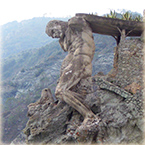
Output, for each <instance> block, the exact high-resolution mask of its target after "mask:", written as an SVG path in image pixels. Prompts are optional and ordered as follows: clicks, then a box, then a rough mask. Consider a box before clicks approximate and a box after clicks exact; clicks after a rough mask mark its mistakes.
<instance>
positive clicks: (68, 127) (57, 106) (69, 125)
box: [24, 39, 143, 143]
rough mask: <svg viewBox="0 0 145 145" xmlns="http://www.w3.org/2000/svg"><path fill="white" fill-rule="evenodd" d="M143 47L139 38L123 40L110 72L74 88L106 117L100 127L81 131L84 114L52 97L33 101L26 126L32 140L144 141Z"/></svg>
mask: <svg viewBox="0 0 145 145" xmlns="http://www.w3.org/2000/svg"><path fill="white" fill-rule="evenodd" d="M142 49H143V42H141V41H140V40H139V39H132V40H131V39H127V40H122V41H121V42H120V44H119V46H118V47H117V49H116V51H115V52H116V53H117V54H115V62H114V63H115V67H114V68H113V70H111V71H110V72H109V73H108V75H102V76H101V75H96V76H94V77H88V78H86V79H83V80H81V81H80V82H79V83H78V84H77V85H76V86H75V87H74V88H73V89H72V90H73V92H77V93H79V94H81V97H82V98H83V100H84V103H85V104H87V105H88V106H89V107H90V108H91V110H92V111H93V112H94V113H95V114H96V115H98V116H99V117H100V118H101V119H102V120H101V122H100V123H99V126H98V129H97V130H95V131H94V132H93V130H89V129H87V130H81V131H82V132H80V130H79V129H78V128H79V127H80V125H81V123H82V122H83V117H82V116H81V115H80V114H79V113H78V112H77V111H76V110H74V109H72V108H71V107H70V106H69V105H67V104H66V103H64V102H61V101H59V102H56V103H54V102H50V100H49V99H48V100H45V101H42V103H41V104H40V103H38V102H36V103H34V104H33V105H30V106H31V108H29V112H28V114H29V116H30V118H29V121H28V123H27V125H26V128H25V129H24V132H25V134H26V135H27V141H28V143H34V142H39V143H80V142H84V143H142V140H143V119H142V118H143V98H142V97H143V79H142V78H143V77H142V75H143V52H142ZM41 98H42V96H41ZM40 100H41V99H40ZM30 106H29V107H30ZM32 106H33V107H32ZM30 110H31V111H30ZM30 112H31V113H30ZM32 112H33V113H32ZM30 114H31V115H30Z"/></svg>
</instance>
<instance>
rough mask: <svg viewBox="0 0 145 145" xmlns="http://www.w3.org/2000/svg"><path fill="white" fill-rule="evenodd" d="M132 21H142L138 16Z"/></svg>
mask: <svg viewBox="0 0 145 145" xmlns="http://www.w3.org/2000/svg"><path fill="white" fill-rule="evenodd" d="M134 20H135V21H142V17H141V16H140V15H138V16H136V17H135V19H134Z"/></svg>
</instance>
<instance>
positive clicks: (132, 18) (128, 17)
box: [104, 10, 143, 21]
mask: <svg viewBox="0 0 145 145" xmlns="http://www.w3.org/2000/svg"><path fill="white" fill-rule="evenodd" d="M104 17H107V18H118V19H122V20H129V21H142V20H143V18H142V16H141V15H139V14H137V15H136V14H133V13H132V12H129V11H127V12H124V13H122V14H121V17H120V14H118V13H117V12H115V10H114V11H112V10H110V14H106V15H104Z"/></svg>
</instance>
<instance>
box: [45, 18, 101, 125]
mask: <svg viewBox="0 0 145 145" xmlns="http://www.w3.org/2000/svg"><path fill="white" fill-rule="evenodd" d="M46 33H47V35H48V36H50V37H52V38H59V43H60V46H61V48H62V49H63V50H64V51H67V52H68V55H67V56H66V57H65V59H64V61H63V63H62V67H61V73H60V79H59V82H58V84H57V87H56V90H55V95H56V98H58V99H60V100H62V101H64V102H66V103H67V104H69V105H70V106H71V107H73V108H74V109H76V110H77V111H78V112H79V113H80V114H81V115H82V116H83V117H84V121H83V123H82V125H84V126H86V125H87V124H92V125H94V124H96V125H97V124H98V123H99V120H100V119H99V117H98V116H96V115H95V114H94V113H93V112H92V111H91V109H90V108H89V107H88V105H87V104H85V103H83V96H81V94H79V93H76V92H74V91H73V90H72V88H73V87H74V86H76V85H77V84H78V83H79V82H80V80H81V79H84V78H87V77H90V76H91V75H92V60H93V56H94V53H95V43H94V39H93V33H92V30H91V28H90V26H89V23H87V22H86V20H85V19H84V18H82V17H73V18H71V19H70V20H69V21H68V22H64V21H58V20H53V21H50V22H49V23H48V24H47V26H46Z"/></svg>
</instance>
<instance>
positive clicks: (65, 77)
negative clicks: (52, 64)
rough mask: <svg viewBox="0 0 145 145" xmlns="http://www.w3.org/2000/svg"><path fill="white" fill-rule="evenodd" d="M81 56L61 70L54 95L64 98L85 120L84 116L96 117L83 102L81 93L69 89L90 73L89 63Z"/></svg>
mask: <svg viewBox="0 0 145 145" xmlns="http://www.w3.org/2000/svg"><path fill="white" fill-rule="evenodd" d="M82 58H83V56H81V60H82V61H81V60H80V59H79V58H78V59H77V60H74V61H73V62H71V63H70V64H69V65H68V66H67V67H66V69H65V70H64V71H63V73H62V75H61V77H60V80H59V83H58V85H57V87H56V91H55V95H56V97H57V98H60V99H61V100H64V101H65V102H66V103H67V104H69V105H70V106H71V107H73V108H74V109H76V110H77V111H78V112H79V113H80V114H81V115H82V116H83V117H84V120H86V118H97V117H96V115H95V114H94V113H93V112H92V111H91V109H90V108H89V106H88V105H86V104H85V103H84V102H83V97H81V94H77V93H76V92H73V91H71V90H70V89H71V88H72V87H73V86H76V85H77V84H78V82H79V81H80V80H81V79H82V78H85V77H88V76H90V75H91V72H90V70H91V63H87V62H85V60H84V59H82ZM85 64H88V65H85Z"/></svg>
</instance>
